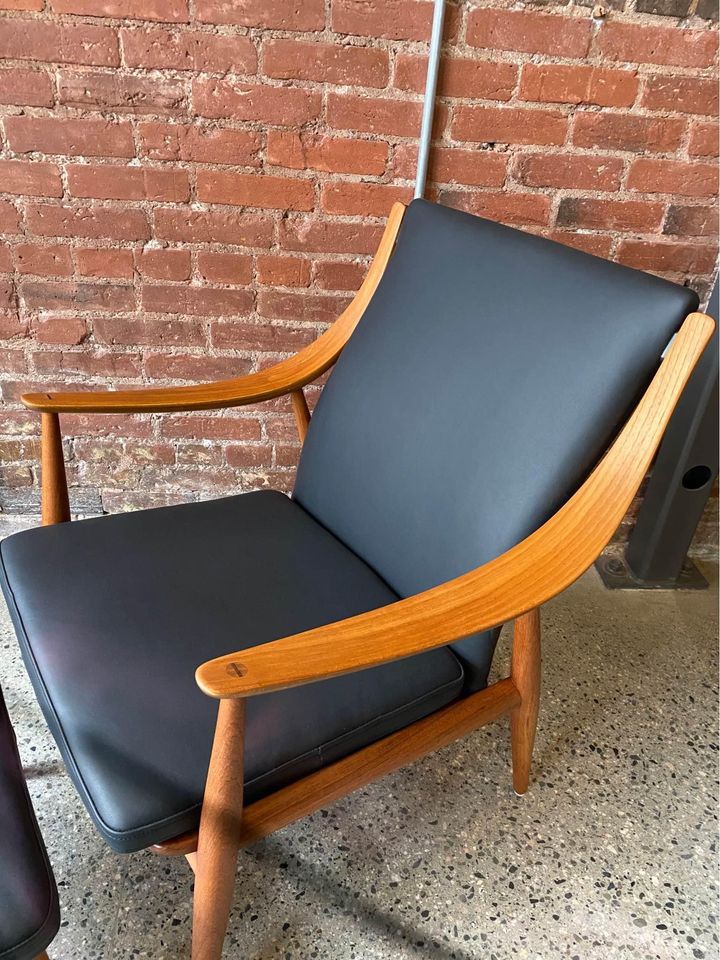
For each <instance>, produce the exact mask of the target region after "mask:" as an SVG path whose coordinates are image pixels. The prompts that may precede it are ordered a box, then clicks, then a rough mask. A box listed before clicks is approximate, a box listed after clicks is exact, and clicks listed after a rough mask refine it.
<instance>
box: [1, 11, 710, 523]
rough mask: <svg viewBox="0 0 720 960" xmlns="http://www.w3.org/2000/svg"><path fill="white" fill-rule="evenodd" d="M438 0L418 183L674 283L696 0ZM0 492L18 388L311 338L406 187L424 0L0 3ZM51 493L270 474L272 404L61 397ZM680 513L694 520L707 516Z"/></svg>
mask: <svg viewBox="0 0 720 960" xmlns="http://www.w3.org/2000/svg"><path fill="white" fill-rule="evenodd" d="M603 2H604V3H605V4H606V7H607V9H606V11H604V15H602V14H603V11H602V10H599V9H598V8H597V7H596V8H595V9H594V10H592V9H591V7H590V6H589V5H584V4H583V3H582V0H581V2H580V3H579V4H578V5H573V6H568V5H562V4H543V3H540V4H531V3H529V4H526V5H525V6H524V7H520V6H514V7H512V8H510V7H508V6H499V5H495V6H492V7H490V6H486V5H477V4H476V3H473V2H470V3H462V4H458V3H455V4H452V5H450V6H449V9H448V23H447V31H446V34H447V41H448V42H447V49H446V57H447V59H446V62H445V64H444V68H443V72H442V76H441V83H440V94H441V99H440V102H439V108H438V111H437V122H436V143H435V146H434V150H433V156H432V163H431V170H430V175H431V180H432V182H431V184H430V192H431V194H432V195H433V196H434V197H436V198H438V199H439V200H440V201H441V202H443V203H447V204H450V205H453V206H456V207H461V208H463V209H465V210H470V211H473V212H475V213H479V214H482V215H484V216H488V217H492V218H495V219H498V220H501V221H504V222H507V223H511V224H516V225H519V226H521V227H522V228H524V229H528V230H532V231H536V232H538V233H542V234H544V235H547V236H550V237H553V238H555V239H557V240H560V241H561V242H563V243H570V244H573V245H577V246H580V247H582V248H583V249H586V250H589V251H591V252H593V253H596V254H599V255H600V256H603V257H610V258H612V259H614V260H618V261H620V262H622V263H625V264H629V265H630V266H633V267H639V268H641V269H646V270H651V271H654V272H657V273H660V274H663V275H665V276H668V277H670V278H672V279H674V280H679V281H681V282H687V283H689V284H690V285H691V286H693V287H695V288H696V289H697V290H698V291H699V292H700V294H701V296H702V297H703V298H704V297H705V296H706V294H707V292H708V290H709V285H710V283H711V279H712V276H713V273H714V269H715V260H716V252H717V207H716V202H715V199H714V198H715V196H716V193H717V161H716V159H715V157H716V155H717V128H716V121H715V117H716V114H717V105H718V93H717V73H716V69H715V64H716V56H717V34H716V31H715V25H714V24H713V22H712V17H713V16H714V15H715V13H714V11H715V10H716V4H715V2H714V0H627V2H625V4H624V6H623V0H609V2H607V0H603ZM0 10H2V13H0V57H2V58H5V59H4V61H3V63H2V65H1V66H0V102H1V103H0V120H1V124H2V141H1V147H2V153H1V154H0V231H2V232H3V233H4V234H5V237H4V239H5V244H4V246H3V247H2V249H1V250H0V308H1V310H2V312H1V313H0V337H1V338H2V343H1V344H0V367H1V369H2V370H3V372H4V377H3V384H2V399H3V405H4V406H3V417H2V420H1V422H0V451H1V453H2V462H3V465H2V490H0V505H2V507H3V508H4V509H5V510H8V511H16V512H28V511H33V510H36V509H37V467H36V462H37V453H38V441H37V426H38V424H37V418H36V417H35V416H33V415H31V414H29V413H27V412H25V411H24V410H23V409H22V408H21V406H20V405H19V403H18V398H19V395H20V394H21V393H22V392H24V391H27V390H29V389H33V388H40V387H45V388H46V387H48V386H53V387H58V386H60V385H66V386H67V385H72V386H83V385H87V384H90V383H93V384H103V385H104V384H109V383H111V382H112V383H116V384H118V385H122V386H127V387H130V386H133V385H139V384H142V383H163V384H164V383H182V382H186V381H189V380H190V381H192V380H197V379H212V378H218V377H227V376H232V375H234V374H238V373H244V372H247V371H249V370H254V369H258V368H259V367H262V366H265V365H267V364H269V363H272V362H274V361H275V360H277V359H278V358H280V357H282V356H284V355H285V354H287V353H288V352H290V351H294V350H295V349H297V348H298V347H301V346H303V345H304V344H306V343H308V342H309V341H311V340H312V339H313V338H314V337H316V336H317V335H318V333H319V332H321V330H323V329H324V328H325V326H326V324H328V323H329V322H331V321H332V320H333V319H334V317H335V316H336V315H337V314H338V312H339V311H340V310H341V309H342V308H343V306H344V305H345V304H346V303H347V302H348V300H349V298H350V297H351V295H352V292H353V291H354V290H355V289H356V288H357V286H358V284H359V282H360V280H361V278H362V276H363V273H364V270H365V268H366V265H367V262H368V258H369V255H370V254H371V253H372V251H373V250H374V248H375V245H376V243H377V240H378V237H379V236H380V233H381V230H382V221H383V218H384V217H385V215H386V213H387V211H388V209H389V206H390V204H391V203H392V201H394V200H396V199H401V200H404V199H407V198H408V197H409V196H410V194H411V185H412V179H413V175H414V164H415V153H416V137H417V134H418V130H419V122H420V111H421V94H422V89H423V85H424V76H425V53H426V41H427V38H428V35H429V27H430V19H431V15H432V5H431V3H429V2H426V0H377V2H371V0H244V2H242V3H241V2H239V0H238V2H232V0H122V2H121V0H0ZM64 430H65V433H66V436H67V438H68V439H67V455H68V463H69V475H70V479H71V483H72V486H73V494H74V504H75V507H76V508H77V509H79V510H82V511H86V510H88V511H89V510H99V509H101V508H102V509H105V510H107V511H114V510H118V509H123V508H127V507H136V506H142V505H146V504H155V503H166V502H172V501H177V500H185V499H193V498H198V497H207V496H212V495H216V494H221V493H223V492H227V491H231V490H237V489H241V488H242V489H248V488H253V487H257V486H264V485H272V486H279V487H282V488H288V487H289V486H290V485H291V483H292V477H293V470H294V464H295V461H296V456H297V446H296V441H295V433H294V426H293V422H292V418H291V415H290V413H289V407H288V405H287V403H286V402H285V401H277V402H275V403H271V404H267V405H265V406H263V407H253V408H246V409H244V410H233V411H228V412H223V413H217V414H209V415H199V414H187V415H173V416H165V417H160V416H157V417H142V418H135V417H126V416H115V417H81V416H68V417H66V418H64ZM710 526H711V525H709V524H706V525H705V528H703V534H702V536H703V538H705V537H706V536H709V533H707V530H706V528H708V529H709V528H710Z"/></svg>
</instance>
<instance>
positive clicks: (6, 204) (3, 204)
mask: <svg viewBox="0 0 720 960" xmlns="http://www.w3.org/2000/svg"><path fill="white" fill-rule="evenodd" d="M19 232H20V217H19V215H18V212H17V209H16V208H15V207H14V205H13V204H12V203H11V202H10V201H9V200H0V233H19Z"/></svg>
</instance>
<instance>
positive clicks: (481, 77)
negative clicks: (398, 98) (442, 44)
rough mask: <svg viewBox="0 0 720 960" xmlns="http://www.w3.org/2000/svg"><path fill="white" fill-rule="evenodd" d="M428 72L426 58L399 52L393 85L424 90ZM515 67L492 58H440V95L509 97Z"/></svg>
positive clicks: (483, 97) (497, 98) (417, 91)
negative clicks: (494, 60)
mask: <svg viewBox="0 0 720 960" xmlns="http://www.w3.org/2000/svg"><path fill="white" fill-rule="evenodd" d="M426 75H427V58H426V57H419V56H414V55H410V54H398V55H397V58H396V61H395V86H396V87H397V88H398V89H399V90H412V91H413V92H414V93H423V92H424V90H425V78H426ZM517 78H518V68H517V67H516V66H515V64H514V63H503V62H501V61H498V62H493V61H491V60H463V59H462V58H459V57H451V58H450V59H447V58H445V59H443V60H442V62H441V65H440V76H439V78H438V94H439V95H440V96H441V97H464V98H473V99H479V100H509V99H510V98H511V97H512V94H513V90H514V89H515V85H516V83H517Z"/></svg>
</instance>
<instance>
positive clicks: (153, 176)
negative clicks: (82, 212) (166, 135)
mask: <svg viewBox="0 0 720 960" xmlns="http://www.w3.org/2000/svg"><path fill="white" fill-rule="evenodd" d="M67 175H68V186H69V188H70V194H71V195H72V196H75V197H93V198H98V199H100V200H173V201H175V202H182V201H183V200H188V199H189V198H190V183H189V181H188V175H187V173H186V171H185V170H172V169H171V170H168V169H167V168H164V169H162V170H153V169H151V168H147V167H127V166H122V167H121V166H117V165H110V164H102V165H101V164H68V166H67Z"/></svg>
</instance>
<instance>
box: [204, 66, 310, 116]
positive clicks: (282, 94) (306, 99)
mask: <svg viewBox="0 0 720 960" xmlns="http://www.w3.org/2000/svg"><path fill="white" fill-rule="evenodd" d="M193 103H194V105H195V112H196V113H197V114H199V116H201V117H218V118H220V117H229V118H230V119H232V120H259V121H261V122H262V123H277V124H280V125H282V126H295V125H296V124H301V123H307V122H308V121H310V120H315V119H317V117H319V115H320V109H321V106H322V98H321V95H320V94H319V93H316V92H315V91H310V90H305V89H302V90H301V89H300V88H298V87H271V86H268V85H267V84H249V83H236V82H233V81H229V80H216V79H212V78H200V79H196V80H194V81H193Z"/></svg>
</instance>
